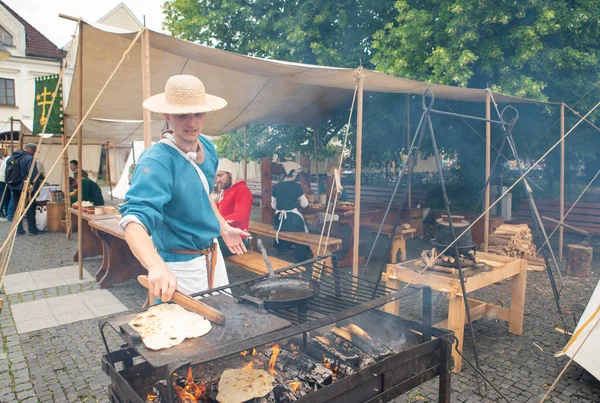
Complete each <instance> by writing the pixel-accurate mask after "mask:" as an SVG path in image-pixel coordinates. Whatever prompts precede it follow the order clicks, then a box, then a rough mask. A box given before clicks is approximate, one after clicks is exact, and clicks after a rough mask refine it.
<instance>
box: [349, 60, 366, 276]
mask: <svg viewBox="0 0 600 403" xmlns="http://www.w3.org/2000/svg"><path fill="white" fill-rule="evenodd" d="M363 87H364V75H363V69H362V67H361V68H359V69H358V96H357V110H356V158H355V161H356V168H355V172H356V178H355V181H354V192H355V193H354V245H353V249H352V274H353V275H354V276H358V247H359V244H360V179H361V178H360V176H361V173H362V166H361V165H362V129H363V128H362V123H363Z"/></svg>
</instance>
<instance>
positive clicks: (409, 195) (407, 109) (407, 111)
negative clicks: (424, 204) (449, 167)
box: [405, 94, 419, 208]
mask: <svg viewBox="0 0 600 403" xmlns="http://www.w3.org/2000/svg"><path fill="white" fill-rule="evenodd" d="M405 96H406V155H408V153H409V152H410V96H409V94H405ZM418 158H419V156H418V155H417V161H418V160H419V159H418ZM405 164H408V158H407V159H406V162H405ZM407 186H408V195H407V196H408V199H407V202H408V204H407V205H408V208H411V207H412V189H411V183H410V182H408V184H407Z"/></svg>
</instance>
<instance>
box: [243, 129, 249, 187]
mask: <svg viewBox="0 0 600 403" xmlns="http://www.w3.org/2000/svg"><path fill="white" fill-rule="evenodd" d="M244 182H248V125H244Z"/></svg>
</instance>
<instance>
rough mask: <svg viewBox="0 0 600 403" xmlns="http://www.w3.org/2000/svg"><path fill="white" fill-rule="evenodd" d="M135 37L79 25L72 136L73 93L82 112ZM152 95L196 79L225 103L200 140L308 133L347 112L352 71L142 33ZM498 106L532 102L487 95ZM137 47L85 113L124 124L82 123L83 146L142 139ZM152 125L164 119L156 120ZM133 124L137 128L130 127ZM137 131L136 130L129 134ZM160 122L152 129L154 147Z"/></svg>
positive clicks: (479, 96) (370, 74)
mask: <svg viewBox="0 0 600 403" xmlns="http://www.w3.org/2000/svg"><path fill="white" fill-rule="evenodd" d="M134 37H135V33H133V32H126V31H123V30H120V29H115V28H112V27H108V26H105V25H102V24H90V23H85V22H84V23H83V41H82V42H83V46H81V47H80V49H83V63H82V64H83V83H81V82H80V79H79V69H81V68H82V66H81V65H79V64H78V65H77V66H76V71H75V74H74V77H73V83H72V86H71V89H70V95H69V101H68V105H67V109H66V115H67V116H68V121H67V130H68V132H69V133H72V131H73V130H74V128H75V127H76V125H77V123H78V121H79V118H78V104H79V93H80V87H81V86H83V111H84V113H85V112H86V111H87V110H88V109H89V107H90V104H91V103H92V102H93V100H94V98H95V97H96V96H97V94H99V93H100V91H101V89H102V87H103V86H104V84H105V82H106V81H107V79H108V78H109V76H110V74H111V73H112V71H113V69H114V67H115V66H116V65H117V63H118V62H119V60H121V57H122V55H123V52H124V51H125V50H126V49H127V47H128V46H129V45H130V43H131V41H132V40H133V38H134ZM149 43H150V75H151V91H150V92H151V94H156V93H160V92H163V90H164V85H165V82H166V81H167V79H168V78H169V77H171V76H173V75H176V74H191V75H195V76H197V77H199V78H200V79H201V80H202V81H203V82H204V84H205V86H206V89H207V92H209V93H211V94H215V95H218V96H220V97H223V98H225V99H226V100H227V102H228V106H227V108H225V109H223V110H221V111H218V112H215V113H212V114H211V117H210V119H208V120H207V126H206V128H205V130H204V133H205V134H207V135H211V136H216V135H222V134H224V133H227V132H229V131H231V130H234V129H236V128H238V127H240V126H243V125H245V124H248V123H265V124H285V125H295V126H302V127H312V126H314V125H317V124H319V123H322V122H323V121H325V120H326V119H327V118H328V117H329V116H330V115H331V113H332V112H333V111H335V110H337V109H339V108H346V109H349V108H350V104H351V100H352V96H353V92H354V88H355V86H356V78H357V70H354V69H347V68H335V67H325V66H315V65H306V64H298V63H288V62H280V61H275V60H266V59H259V58H254V57H249V56H243V55H239V54H235V53H230V52H226V51H223V50H218V49H214V48H210V47H206V46H202V45H198V44H194V43H191V42H187V41H184V40H180V39H177V38H173V37H170V36H167V35H164V34H161V33H157V32H152V31H150V33H149ZM363 73H364V74H365V78H364V90H365V91H376V92H392V93H393V92H395V93H411V94H421V93H423V91H424V90H425V89H426V88H427V86H430V87H431V89H432V90H433V91H434V93H435V95H436V97H439V98H443V99H450V100H460V101H475V102H484V101H485V98H486V91H485V90H483V89H470V88H460V87H452V86H445V85H436V84H431V85H430V84H427V83H423V82H419V81H414V80H407V79H403V78H398V77H392V76H387V75H384V74H381V73H378V72H375V71H371V70H363ZM494 97H495V99H496V101H498V102H510V103H518V102H535V101H531V100H526V99H522V98H517V97H509V96H504V95H501V94H494ZM142 100H143V99H142V70H141V44H140V43H139V42H138V43H137V44H135V46H134V47H133V49H132V51H131V53H130V55H129V56H128V57H127V58H126V60H125V61H124V63H123V65H122V66H121V68H120V69H119V70H118V71H117V72H116V74H115V76H114V78H113V79H112V81H111V82H110V83H109V84H108V86H107V88H106V90H105V91H104V93H103V94H102V96H101V98H100V100H99V102H98V103H97V104H96V106H95V107H94V109H93V111H92V112H91V114H90V117H91V118H93V119H110V120H128V121H129V122H120V123H116V122H113V123H112V125H113V126H114V125H119V126H120V127H119V129H118V130H106V125H108V126H110V125H111V124H110V123H108V122H100V121H98V120H91V121H90V120H88V121H86V123H85V124H84V143H96V144H98V143H103V142H106V141H112V142H116V143H119V142H124V141H128V142H132V141H134V140H140V139H142V138H143V134H142V125H141V124H140V123H141V119H142ZM152 119H154V120H158V121H160V120H163V119H164V117H163V116H162V115H159V114H154V115H153V116H152ZM132 120H137V121H138V122H131V121H132ZM136 125H137V127H136ZM161 126H162V123H158V124H157V123H156V122H155V123H153V131H152V133H153V140H157V139H158V134H159V132H160V127H161Z"/></svg>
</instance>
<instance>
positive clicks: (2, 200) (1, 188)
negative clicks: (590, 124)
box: [0, 154, 10, 219]
mask: <svg viewBox="0 0 600 403" xmlns="http://www.w3.org/2000/svg"><path fill="white" fill-rule="evenodd" d="M0 159H1V161H2V162H0V218H2V219H5V218H7V216H8V204H9V203H10V189H8V187H7V186H6V182H5V181H4V178H5V174H6V160H8V157H6V156H5V155H4V154H0Z"/></svg>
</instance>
